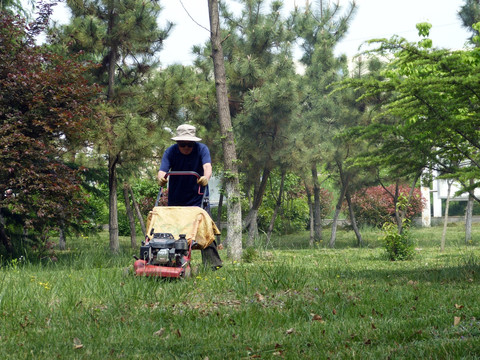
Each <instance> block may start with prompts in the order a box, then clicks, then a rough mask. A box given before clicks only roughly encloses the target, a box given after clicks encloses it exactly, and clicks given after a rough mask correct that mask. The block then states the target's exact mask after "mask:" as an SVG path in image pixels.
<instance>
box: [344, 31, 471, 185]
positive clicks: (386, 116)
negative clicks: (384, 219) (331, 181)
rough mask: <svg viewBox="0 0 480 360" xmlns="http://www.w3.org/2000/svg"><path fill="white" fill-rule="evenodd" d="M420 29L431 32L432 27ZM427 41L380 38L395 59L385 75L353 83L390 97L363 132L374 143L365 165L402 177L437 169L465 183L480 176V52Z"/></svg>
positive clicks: (386, 52)
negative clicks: (453, 48) (371, 165)
mask: <svg viewBox="0 0 480 360" xmlns="http://www.w3.org/2000/svg"><path fill="white" fill-rule="evenodd" d="M418 28H419V33H420V34H421V35H423V36H426V35H428V30H429V24H420V25H418ZM428 40H429V39H428V38H424V39H422V40H421V41H419V42H418V43H409V42H407V41H406V40H405V39H402V38H396V37H395V38H392V39H391V40H389V41H383V42H381V43H380V47H379V48H378V52H379V53H380V54H382V55H385V56H387V55H388V56H390V57H391V58H392V60H391V61H390V62H389V63H388V66H387V67H386V69H385V70H384V71H383V72H382V77H381V78H367V79H353V80H349V81H348V82H349V84H350V85H351V86H352V87H355V88H361V89H362V90H364V91H365V95H364V97H368V96H380V95H382V96H383V95H384V94H389V96H390V97H389V98H386V99H384V101H383V104H382V105H381V106H380V107H379V111H378V113H377V115H376V117H375V119H374V121H373V122H372V123H371V124H370V125H369V126H368V127H363V128H357V129H356V130H357V132H356V134H355V135H358V136H360V137H363V138H364V139H367V140H368V141H369V144H370V146H369V148H368V150H367V151H366V152H365V153H364V154H363V155H364V156H362V157H361V159H362V160H360V161H359V164H363V165H365V164H375V165H379V166H382V167H383V169H388V171H389V172H390V173H391V174H396V176H397V177H399V176H412V175H413V176H415V175H416V174H418V173H419V171H421V170H422V168H425V167H431V168H434V169H436V170H439V171H440V172H442V173H444V174H447V176H449V177H451V178H456V179H458V180H460V181H462V182H463V183H464V184H466V183H467V180H469V179H479V178H480V166H479V164H480V162H479V161H480V159H479V150H480V133H479V131H478V129H479V125H480V124H479V119H480V117H479V110H478V109H479V105H480V97H479V94H480V88H479V84H480V81H479V80H480V79H479V66H480V50H479V49H478V48H474V49H470V50H462V51H450V50H445V49H434V48H433V49H432V48H431V47H430V45H431V42H430V41H428ZM351 134H352V135H353V133H351ZM475 187H477V183H476V182H474V183H473V184H472V185H470V186H468V187H465V188H464V190H466V189H473V188H475Z"/></svg>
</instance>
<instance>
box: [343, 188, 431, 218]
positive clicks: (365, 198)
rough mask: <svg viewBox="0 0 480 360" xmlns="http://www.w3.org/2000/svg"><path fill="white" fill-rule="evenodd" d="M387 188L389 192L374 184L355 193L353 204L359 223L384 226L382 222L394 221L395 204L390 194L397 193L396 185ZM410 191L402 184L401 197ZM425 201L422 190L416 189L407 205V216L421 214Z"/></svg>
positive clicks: (411, 216)
mask: <svg viewBox="0 0 480 360" xmlns="http://www.w3.org/2000/svg"><path fill="white" fill-rule="evenodd" d="M387 190H388V192H387V191H386V190H385V189H384V188H383V187H382V186H373V187H369V188H367V189H362V190H359V191H357V192H355V193H354V194H353V196H352V205H353V210H354V212H355V217H356V220H357V222H358V224H360V225H370V226H375V227H382V224H384V223H387V222H391V221H392V218H393V217H394V216H395V204H394V203H393V197H392V196H391V195H390V194H393V193H395V185H390V186H388V187H387ZM409 192H410V188H409V187H408V186H400V191H399V194H400V197H402V196H403V197H406V196H408V193H409ZM424 203H425V200H424V199H423V198H422V196H421V193H420V190H419V189H414V192H413V197H412V199H411V200H410V203H409V204H408V205H407V207H406V218H407V219H409V220H411V219H412V218H413V217H414V216H415V215H418V214H420V213H421V211H422V208H423V206H424Z"/></svg>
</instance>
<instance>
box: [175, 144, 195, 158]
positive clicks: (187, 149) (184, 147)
mask: <svg viewBox="0 0 480 360" xmlns="http://www.w3.org/2000/svg"><path fill="white" fill-rule="evenodd" d="M177 145H178V148H179V149H180V152H181V153H182V154H183V155H190V154H191V153H192V151H193V145H194V142H193V141H177Z"/></svg>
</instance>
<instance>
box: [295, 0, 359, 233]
mask: <svg viewBox="0 0 480 360" xmlns="http://www.w3.org/2000/svg"><path fill="white" fill-rule="evenodd" d="M318 5H319V6H318V8H314V7H313V6H312V5H310V4H308V3H307V5H306V7H305V8H304V9H300V8H297V9H295V11H294V13H293V21H294V29H295V31H296V33H297V34H298V36H299V37H300V38H301V39H302V43H301V47H302V49H303V55H302V58H301V61H302V63H303V64H304V65H305V66H306V71H305V76H304V78H303V83H302V91H301V94H302V99H301V101H300V102H301V104H302V112H301V116H300V118H299V126H301V128H302V132H303V133H306V134H309V136H308V137H306V138H305V139H304V142H305V146H304V150H305V156H304V159H305V161H306V162H307V163H308V167H309V169H310V172H311V175H312V183H313V192H314V194H313V195H314V206H313V207H314V211H313V213H314V230H315V231H314V232H315V239H316V240H317V241H318V240H321V236H322V234H321V207H320V186H319V184H318V172H319V169H320V168H321V164H325V162H326V161H327V159H328V156H329V155H328V154H332V151H333V152H334V147H332V146H331V145H332V144H331V142H330V140H331V139H333V136H334V135H335V129H336V128H337V121H338V118H339V117H340V114H341V111H342V109H341V105H340V100H339V98H338V95H335V96H331V92H332V88H331V87H330V85H331V84H333V83H334V82H336V81H338V80H340V76H341V74H342V73H343V74H345V72H346V58H345V57H344V56H342V57H340V58H337V57H335V56H334V48H335V46H336V45H337V44H338V42H339V41H340V40H341V39H342V38H343V37H344V36H345V34H346V32H347V30H348V25H349V23H350V21H351V19H352V18H353V15H354V13H355V10H356V4H355V2H352V3H351V4H349V7H348V8H347V11H346V13H344V14H343V13H342V7H341V6H340V5H339V3H338V2H337V3H336V4H333V5H331V4H330V2H328V3H327V2H324V1H320V2H319V3H318Z"/></svg>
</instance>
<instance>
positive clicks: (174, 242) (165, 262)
mask: <svg viewBox="0 0 480 360" xmlns="http://www.w3.org/2000/svg"><path fill="white" fill-rule="evenodd" d="M168 176H196V177H197V178H199V177H200V175H199V174H198V173H196V172H194V171H171V172H169V173H167V174H166V177H168ZM204 193H207V191H205V192H204ZM204 193H202V192H201V186H200V185H199V186H198V194H199V195H203V201H202V207H198V206H158V203H159V200H160V198H161V197H162V196H163V193H162V188H161V187H160V190H159V192H158V196H157V200H156V202H155V206H154V208H153V209H152V211H150V212H149V214H148V218H147V234H146V236H145V240H144V241H142V246H141V247H140V257H137V256H135V255H134V258H135V262H134V264H133V268H134V272H135V275H137V276H153V277H162V278H184V277H188V276H190V274H191V268H190V259H191V254H192V250H203V249H205V248H206V247H208V246H209V245H210V244H211V243H212V242H213V241H214V240H215V238H216V235H219V234H220V231H219V230H218V228H217V226H216V225H215V223H214V222H213V220H212V219H211V217H210V214H209V212H208V211H207V210H209V205H210V204H209V199H208V196H206V195H205V194H204Z"/></svg>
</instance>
